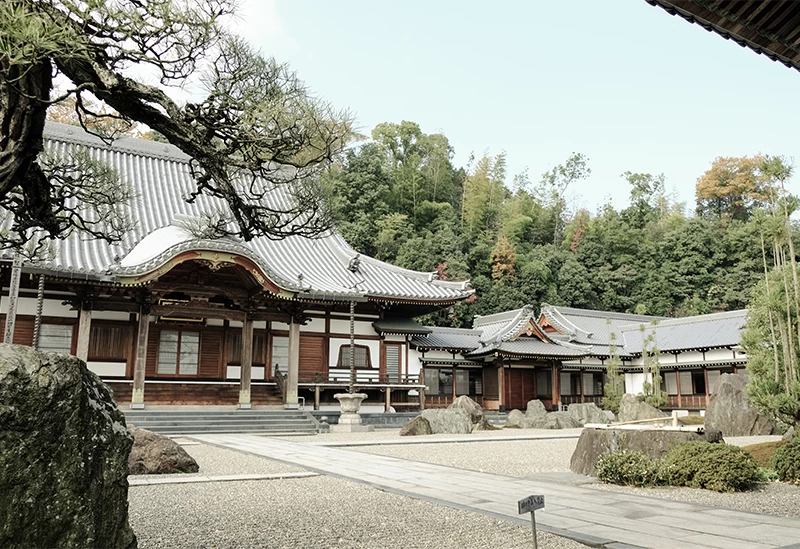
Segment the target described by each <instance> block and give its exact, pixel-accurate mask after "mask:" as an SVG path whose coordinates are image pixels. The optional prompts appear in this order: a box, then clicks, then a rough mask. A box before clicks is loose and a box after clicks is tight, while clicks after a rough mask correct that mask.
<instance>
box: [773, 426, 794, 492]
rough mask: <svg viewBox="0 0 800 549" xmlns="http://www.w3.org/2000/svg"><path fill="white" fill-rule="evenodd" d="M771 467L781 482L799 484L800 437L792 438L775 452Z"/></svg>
mask: <svg viewBox="0 0 800 549" xmlns="http://www.w3.org/2000/svg"><path fill="white" fill-rule="evenodd" d="M772 466H773V468H774V469H775V471H776V472H777V473H778V478H780V479H781V480H782V481H784V482H793V483H795V484H797V483H800V437H798V436H794V437H792V440H790V441H789V442H787V443H786V444H784V445H783V446H781V447H780V448H778V449H777V450H776V451H775V457H774V458H773V460H772Z"/></svg>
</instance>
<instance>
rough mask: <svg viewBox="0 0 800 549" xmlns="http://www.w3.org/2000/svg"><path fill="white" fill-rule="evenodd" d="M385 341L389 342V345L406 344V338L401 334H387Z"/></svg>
mask: <svg viewBox="0 0 800 549" xmlns="http://www.w3.org/2000/svg"><path fill="white" fill-rule="evenodd" d="M383 340H384V341H388V342H389V343H405V342H406V336H404V335H400V334H387V335H386V336H384V338H383Z"/></svg>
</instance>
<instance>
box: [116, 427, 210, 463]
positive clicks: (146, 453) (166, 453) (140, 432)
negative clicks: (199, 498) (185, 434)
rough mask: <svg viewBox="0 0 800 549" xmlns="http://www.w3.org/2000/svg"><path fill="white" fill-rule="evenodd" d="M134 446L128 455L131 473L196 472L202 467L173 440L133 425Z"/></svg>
mask: <svg viewBox="0 0 800 549" xmlns="http://www.w3.org/2000/svg"><path fill="white" fill-rule="evenodd" d="M131 431H132V432H133V448H132V449H131V454H130V457H128V469H129V472H130V474H131V475H161V474H169V473H196V472H197V471H198V470H199V469H200V468H199V466H198V465H197V462H196V461H195V460H194V458H193V457H192V456H190V455H189V454H187V453H186V450H184V449H183V448H181V446H180V445H179V444H177V443H176V442H174V441H173V440H171V439H169V438H167V437H165V436H163V435H159V434H157V433H154V432H152V431H148V430H147V429H140V428H138V427H132V429H131Z"/></svg>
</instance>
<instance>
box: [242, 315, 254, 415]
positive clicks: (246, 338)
mask: <svg viewBox="0 0 800 549" xmlns="http://www.w3.org/2000/svg"><path fill="white" fill-rule="evenodd" d="M252 369H253V321H252V319H250V318H245V319H244V323H243V324H242V366H241V375H240V377H239V409H240V410H249V409H250V408H252V407H253V405H252V403H251V401H250V377H251V375H252Z"/></svg>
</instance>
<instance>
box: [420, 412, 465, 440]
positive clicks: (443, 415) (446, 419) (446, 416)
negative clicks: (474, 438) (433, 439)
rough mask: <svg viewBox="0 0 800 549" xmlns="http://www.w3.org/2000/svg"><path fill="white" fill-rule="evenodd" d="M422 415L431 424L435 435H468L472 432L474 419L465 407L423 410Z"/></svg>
mask: <svg viewBox="0 0 800 549" xmlns="http://www.w3.org/2000/svg"><path fill="white" fill-rule="evenodd" d="M421 415H422V417H424V418H425V419H427V420H428V423H430V424H431V433H432V434H434V435H441V434H452V435H466V434H469V433H471V432H472V420H471V419H470V415H469V412H467V411H466V410H464V409H463V408H445V409H432V410H423V411H422V414H421Z"/></svg>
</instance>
